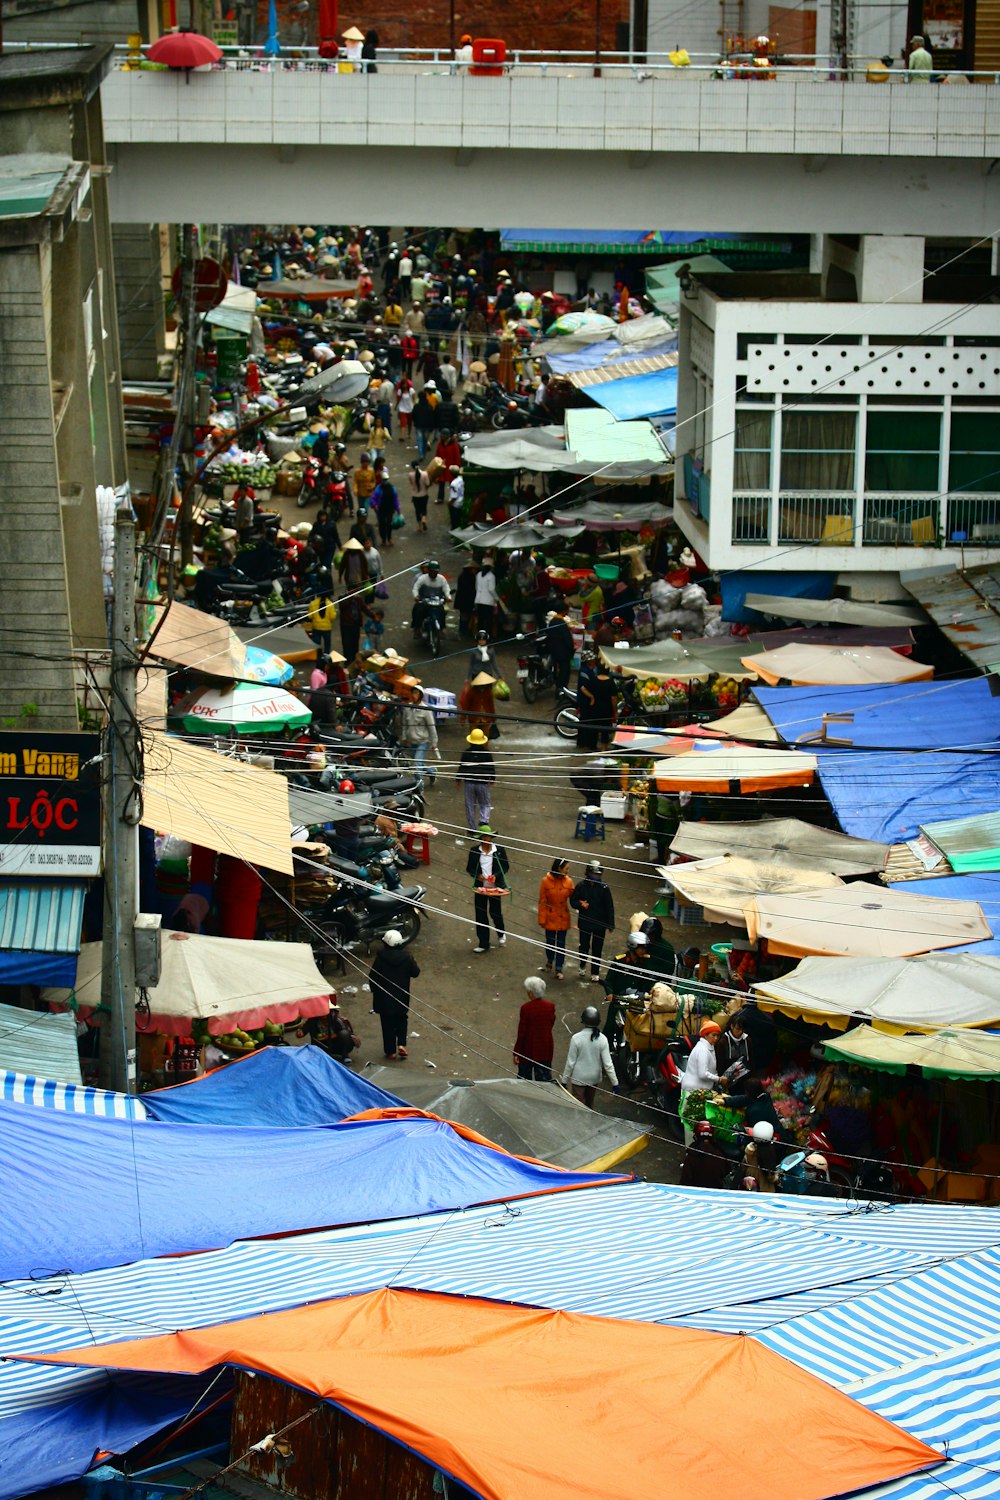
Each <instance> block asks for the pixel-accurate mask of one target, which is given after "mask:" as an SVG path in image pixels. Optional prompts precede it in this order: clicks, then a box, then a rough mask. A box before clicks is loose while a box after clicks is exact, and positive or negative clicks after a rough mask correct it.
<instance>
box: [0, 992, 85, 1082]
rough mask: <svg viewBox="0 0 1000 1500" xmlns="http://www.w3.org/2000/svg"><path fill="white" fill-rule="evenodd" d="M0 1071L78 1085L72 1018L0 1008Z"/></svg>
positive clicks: (78, 1060) (80, 1077) (18, 1007)
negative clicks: (1, 1069) (7, 1070)
mask: <svg viewBox="0 0 1000 1500" xmlns="http://www.w3.org/2000/svg"><path fill="white" fill-rule="evenodd" d="M0 1068H4V1069H9V1071H10V1072H12V1073H30V1074H33V1075H37V1076H38V1077H41V1078H50V1079H53V1080H54V1081H55V1082H56V1083H82V1082H83V1076H82V1074H81V1073H80V1055H79V1053H78V1052H77V1048H76V1017H75V1016H73V1015H70V1014H68V1013H67V1014H66V1015H58V1016H56V1015H50V1014H49V1013H48V1011H38V1010H22V1009H21V1007H20V1006H18V1005H0Z"/></svg>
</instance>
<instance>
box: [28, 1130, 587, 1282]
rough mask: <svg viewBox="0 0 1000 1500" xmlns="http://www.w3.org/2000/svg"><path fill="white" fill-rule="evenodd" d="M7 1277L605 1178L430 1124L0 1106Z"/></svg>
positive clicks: (82, 1268) (502, 1197) (458, 1205)
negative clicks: (198, 1117)
mask: <svg viewBox="0 0 1000 1500" xmlns="http://www.w3.org/2000/svg"><path fill="white" fill-rule="evenodd" d="M0 1152H2V1157H3V1160H5V1161H16V1162H17V1163H18V1171H17V1172H16V1173H8V1174H7V1180H6V1181H5V1192H4V1221H5V1222H4V1231H3V1235H2V1237H0V1239H2V1244H0V1262H2V1265H3V1275H4V1277H5V1278H6V1279H16V1278H18V1277H25V1276H32V1275H34V1274H35V1273H36V1272H37V1271H38V1269H39V1268H40V1267H44V1266H51V1265H52V1264H53V1259H52V1257H53V1251H54V1247H56V1246H58V1255H59V1262H58V1264H59V1266H60V1267H64V1268H66V1269H67V1270H69V1271H74V1272H76V1271H86V1270H92V1269H94V1268H96V1267H99V1266H120V1265H126V1264H128V1263H129V1262H131V1261H135V1260H143V1259H149V1258H151V1257H155V1256H159V1255H181V1254H185V1253H187V1252H189V1251H192V1250H207V1249H214V1248H216V1247H218V1246H222V1245H229V1244H232V1242H233V1241H234V1240H238V1239H249V1238H257V1239H259V1238H261V1237H264V1236H268V1235H275V1234H288V1233H291V1232H293V1231H295V1230H306V1229H320V1228H324V1227H328V1226H330V1225H333V1224H357V1223H361V1222H370V1221H374V1220H383V1219H395V1218H399V1217H401V1216H405V1215H407V1214H417V1213H421V1214H422V1213H436V1212H440V1211H442V1210H452V1209H458V1208H465V1207H468V1206H469V1205H471V1204H474V1203H492V1202H496V1201H500V1200H505V1199H509V1198H518V1197H522V1196H524V1195H529V1194H531V1193H538V1192H541V1193H545V1192H552V1191H555V1190H558V1189H563V1188H577V1187H589V1186H591V1185H594V1184H599V1183H606V1182H611V1181H613V1180H614V1179H613V1178H611V1177H602V1176H594V1175H593V1174H589V1175H588V1174H581V1173H578V1172H562V1171H560V1170H559V1169H558V1168H556V1167H546V1166H542V1165H539V1164H537V1163H531V1162H526V1161H521V1160H519V1159H518V1158H517V1157H513V1156H508V1155H507V1154H506V1153H505V1152H503V1151H499V1150H497V1149H496V1148H494V1147H491V1146H488V1145H483V1144H480V1143H477V1142H474V1141H469V1140H464V1139H463V1138H462V1137H461V1136H460V1135H459V1134H458V1133H457V1132H456V1131H455V1130H454V1129H453V1127H452V1126H451V1125H448V1124H445V1123H444V1122H443V1121H439V1120H431V1119H403V1120H366V1121H362V1122H354V1123H348V1124H340V1125H329V1126H325V1127H317V1128H312V1129H310V1128H305V1127H304V1128H301V1129H295V1130H288V1129H284V1128H276V1129H267V1128H262V1127H260V1126H253V1125H219V1124H210V1125H203V1124H194V1123H190V1122H185V1123H183V1124H173V1123H165V1124H164V1123H160V1122H152V1123H150V1122H147V1123H145V1124H142V1125H136V1124H135V1123H134V1122H133V1121H131V1120H107V1119H94V1118H90V1117H88V1116H82V1115H68V1114H65V1113H62V1112H61V1111H59V1110H54V1109H29V1108H27V1107H26V1106H24V1105H20V1104H0Z"/></svg>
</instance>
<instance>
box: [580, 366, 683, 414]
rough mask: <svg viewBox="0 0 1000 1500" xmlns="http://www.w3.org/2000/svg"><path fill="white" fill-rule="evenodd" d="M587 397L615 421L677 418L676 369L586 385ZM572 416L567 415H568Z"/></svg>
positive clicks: (654, 371) (653, 371)
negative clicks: (640, 418) (641, 418)
mask: <svg viewBox="0 0 1000 1500" xmlns="http://www.w3.org/2000/svg"><path fill="white" fill-rule="evenodd" d="M587 395H588V396H589V397H590V399H591V400H592V401H596V402H597V404H598V406H603V407H604V409H605V411H607V412H609V413H610V415H611V416H613V417H614V418H615V420H616V421H617V422H629V421H632V420H634V419H635V418H639V417H674V416H676V415H677V369H676V367H674V368H672V369H671V368H664V369H661V370H651V371H650V372H649V373H648V374H645V375H628V376H625V377H624V378H622V379H619V380H607V381H602V382H600V383H598V384H593V385H588V386H587ZM571 415H572V413H567V416H571Z"/></svg>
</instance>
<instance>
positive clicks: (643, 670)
mask: <svg viewBox="0 0 1000 1500" xmlns="http://www.w3.org/2000/svg"><path fill="white" fill-rule="evenodd" d="M601 658H602V660H603V661H604V662H605V664H606V665H607V666H609V667H610V668H611V669H612V671H614V672H621V673H622V674H623V675H624V676H626V677H659V678H669V677H678V678H680V679H681V680H682V681H691V680H694V679H696V678H702V677H711V676H713V675H714V674H716V673H718V674H719V675H720V676H722V677H736V678H739V679H742V678H744V677H750V676H752V675H753V674H752V673H750V672H748V671H747V669H746V668H745V667H744V666H743V665H742V662H741V661H740V647H739V646H736V645H732V644H726V643H724V642H718V643H716V644H714V645H712V644H709V643H702V646H701V649H700V650H699V651H698V654H697V655H695V654H694V653H693V652H692V651H689V650H688V648H687V646H686V645H685V644H684V643H683V642H682V641H672V640H665V641H657V643H656V645H655V646H631V647H630V646H602V647H601Z"/></svg>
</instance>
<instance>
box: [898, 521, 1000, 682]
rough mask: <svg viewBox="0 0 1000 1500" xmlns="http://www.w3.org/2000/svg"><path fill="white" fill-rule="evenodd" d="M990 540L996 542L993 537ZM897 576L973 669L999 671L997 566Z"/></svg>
mask: <svg viewBox="0 0 1000 1500" xmlns="http://www.w3.org/2000/svg"><path fill="white" fill-rule="evenodd" d="M990 529H991V531H992V528H990ZM990 540H991V541H993V542H994V543H995V541H996V536H995V534H994V535H991V537H990ZM973 545H975V541H973ZM899 576H900V581H901V583H902V585H903V587H904V588H905V589H906V591H907V593H908V594H912V595H913V597H914V599H916V600H917V602H918V603H919V604H922V605H923V607H924V609H926V611H927V613H928V614H929V615H930V617H931V619H932V620H933V621H934V623H935V624H936V625H938V626H940V628H941V630H943V632H944V634H945V635H946V636H947V637H948V639H949V640H950V641H951V643H952V645H953V646H955V647H956V648H957V649H958V650H959V651H961V652H962V654H963V656H966V657H968V659H969V661H970V662H971V663H972V664H973V666H975V667H978V668H979V670H980V671H981V672H997V671H1000V565H998V564H997V563H986V564H984V565H983V566H982V567H981V568H963V569H962V571H961V572H960V573H959V572H958V571H956V569H955V568H926V569H920V570H918V571H916V572H912V573H901V574H900V575H899Z"/></svg>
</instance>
